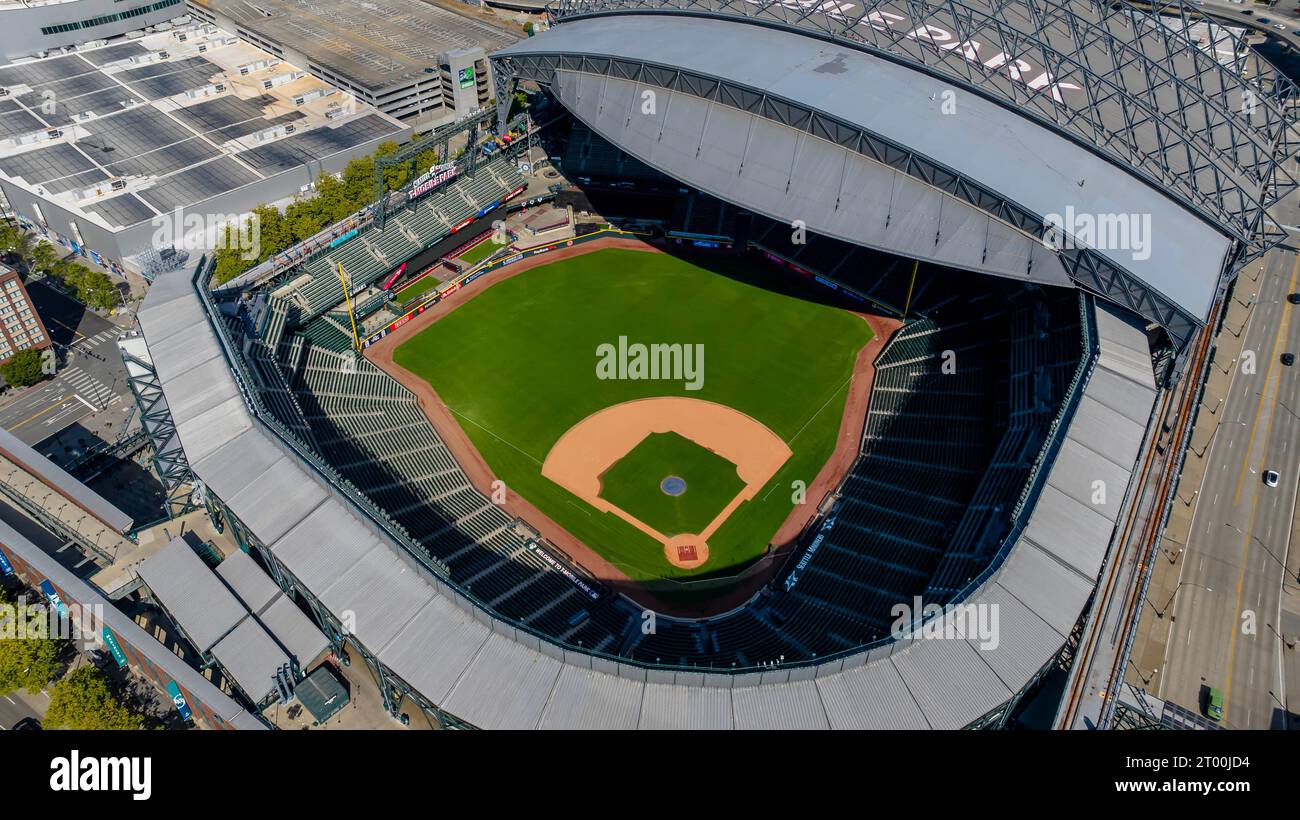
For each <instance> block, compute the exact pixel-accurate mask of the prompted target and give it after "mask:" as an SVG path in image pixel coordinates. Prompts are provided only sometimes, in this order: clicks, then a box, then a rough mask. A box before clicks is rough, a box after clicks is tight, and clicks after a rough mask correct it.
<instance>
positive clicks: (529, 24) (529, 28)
mask: <svg viewBox="0 0 1300 820" xmlns="http://www.w3.org/2000/svg"><path fill="white" fill-rule="evenodd" d="M524 34H527V35H528V36H529V37H532V36H533V22H532V21H531V20H529V21H528V22H527V23H524Z"/></svg>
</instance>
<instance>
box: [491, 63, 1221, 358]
mask: <svg viewBox="0 0 1300 820" xmlns="http://www.w3.org/2000/svg"><path fill="white" fill-rule="evenodd" d="M493 70H494V71H495V72H496V76H497V77H498V78H502V81H503V82H507V83H508V82H510V81H511V80H520V79H524V80H531V81H533V82H536V83H538V84H540V85H545V86H554V84H555V81H556V77H557V76H558V75H559V73H560V72H576V73H585V74H592V75H597V76H610V77H616V78H619V79H624V80H631V81H633V82H637V83H641V84H644V85H647V86H655V87H658V88H663V89H667V90H669V91H674V92H678V93H683V94H689V95H691V96H694V97H699V98H701V99H705V100H709V101H711V102H713V103H717V104H720V105H726V106H729V107H732V108H736V109H739V110H741V111H745V112H747V113H749V114H753V115H755V116H760V117H764V118H765V119H769V120H772V121H773V122H777V123H779V124H781V125H784V126H787V127H789V128H795V129H798V130H800V131H803V132H805V133H807V134H809V135H811V136H814V137H818V138H820V139H823V140H827V141H829V142H833V143H835V144H836V145H839V146H840V147H842V148H844V149H846V150H849V151H853V152H855V153H858V154H861V155H862V156H864V157H866V158H868V159H870V160H872V161H875V162H878V163H881V164H883V165H887V166H889V167H891V168H895V169H897V170H899V171H902V172H903V173H906V174H908V175H909V176H912V177H914V178H916V179H919V180H920V181H922V182H924V183H926V184H927V185H930V186H933V187H935V188H938V189H940V190H941V191H943V192H944V193H947V194H949V195H950V196H953V197H956V198H957V199H960V200H962V201H964V202H967V203H969V204H971V205H973V206H975V207H976V208H979V209H980V210H982V211H984V212H985V213H988V214H989V215H991V216H992V217H994V218H995V219H998V220H1000V221H1002V222H1005V223H1006V224H1008V225H1011V226H1012V227H1014V228H1016V229H1017V230H1020V231H1022V232H1023V233H1025V234H1027V235H1029V236H1032V237H1034V238H1036V239H1038V240H1041V241H1047V240H1048V237H1049V232H1050V231H1051V230H1052V229H1051V227H1050V224H1049V223H1048V222H1047V221H1046V219H1045V216H1046V215H1045V214H1036V213H1034V212H1032V211H1030V210H1029V209H1028V208H1025V207H1023V206H1021V205H1019V204H1017V203H1015V202H1013V201H1011V200H1009V199H1007V198H1006V197H1004V196H1002V195H1001V194H999V193H998V192H996V191H994V190H993V189H991V188H989V187H988V186H986V185H983V184H980V183H978V182H976V181H975V180H972V179H970V178H968V177H966V176H964V175H962V174H961V173H960V172H959V171H957V170H956V169H954V168H950V167H948V166H946V165H943V164H940V163H937V162H935V161H934V160H931V159H929V158H928V157H925V156H923V155H921V154H918V153H916V152H915V151H913V150H911V149H910V148H908V147H907V146H905V145H902V144H899V143H897V142H893V141H891V140H888V139H885V138H884V137H881V136H880V135H879V134H876V133H874V132H871V131H868V130H866V129H864V128H862V127H861V126H858V125H855V124H853V123H849V122H847V121H845V120H842V119H839V118H836V117H831V116H829V115H827V114H825V113H824V112H821V111H818V110H816V109H813V108H810V107H808V106H806V105H804V104H803V103H801V102H799V101H796V100H791V99H788V98H784V97H778V96H776V95H772V94H768V93H766V92H764V91H762V90H761V89H757V88H753V87H750V86H745V85H740V84H737V83H732V82H729V81H726V80H721V79H719V78H717V77H710V76H705V75H702V74H698V73H694V72H689V71H685V70H683V69H680V68H677V67H674V66H668V65H661V64H655V63H647V62H644V61H639V60H627V59H622V58H617V57H606V56H592V55H578V54H558V53H556V54H529V55H522V56H513V55H506V56H500V55H498V56H494V57H493ZM776 216H777V217H778V218H780V217H782V216H787V215H776ZM1058 255H1059V256H1060V258H1061V260H1062V262H1063V264H1064V266H1065V269H1066V272H1067V273H1068V274H1069V276H1070V277H1071V279H1073V280H1074V281H1075V282H1076V283H1077V284H1079V285H1080V286H1081V287H1084V288H1086V289H1087V290H1089V291H1092V292H1093V293H1096V294H1098V295H1100V296H1102V297H1104V298H1106V299H1108V300H1110V301H1112V302H1115V303H1117V304H1120V305H1123V306H1124V307H1126V308H1128V309H1129V310H1132V311H1134V312H1135V313H1137V314H1139V315H1140V316H1143V317H1145V318H1147V319H1149V320H1151V321H1154V322H1156V323H1158V324H1159V325H1160V326H1161V327H1164V328H1165V329H1166V331H1168V333H1169V335H1170V337H1171V338H1172V340H1173V342H1174V344H1175V345H1176V346H1178V347H1181V346H1182V345H1183V344H1184V343H1185V342H1186V340H1187V339H1188V338H1190V336H1191V334H1192V333H1193V332H1194V331H1195V330H1196V328H1198V327H1199V326H1200V324H1201V318H1200V317H1197V316H1193V315H1192V314H1190V313H1188V312H1187V311H1185V310H1183V309H1182V308H1181V307H1179V306H1178V305H1177V304H1175V303H1174V302H1173V301H1172V300H1171V299H1169V298H1168V297H1166V296H1165V295H1163V294H1162V293H1160V292H1158V291H1156V290H1155V289H1153V288H1152V287H1151V286H1150V285H1148V284H1146V283H1145V282H1143V281H1142V280H1141V279H1139V278H1137V277H1136V276H1134V275H1133V274H1131V273H1129V272H1128V271H1126V270H1124V269H1122V268H1120V267H1118V266H1116V265H1114V264H1112V263H1111V262H1110V261H1109V260H1107V259H1106V258H1105V257H1103V256H1102V255H1101V254H1099V253H1097V252H1095V251H1093V250H1091V249H1089V248H1077V247H1076V248H1070V249H1063V250H1060V251H1058Z"/></svg>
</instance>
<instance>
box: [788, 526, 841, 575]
mask: <svg viewBox="0 0 1300 820" xmlns="http://www.w3.org/2000/svg"><path fill="white" fill-rule="evenodd" d="M836 518H837V516H834V515H832V516H831V517H830V518H827V519H826V521H825V522H824V523H823V524H822V525H821V528H820V529H819V530H818V531H817V537H816V538H814V539H813V542H812V543H811V544H809V545H808V549H806V550H804V554H803V557H801V558H800V559H799V563H797V564H795V565H794V569H793V570H791V572H790V575H789V577H787V578H786V579H785V591H786V592H789V591H790V590H792V589H794V585H795V584H797V583H799V573H801V572H803V570H804V568H805V567H807V566H808V564H809V562H811V561H812V559H813V556H814V555H816V554H817V550H818V549H819V548H820V547H821V545H822V542H823V541H825V540H826V536H827V535H828V534H829V533H830V531H831V528H832V527H834V526H835V519H836Z"/></svg>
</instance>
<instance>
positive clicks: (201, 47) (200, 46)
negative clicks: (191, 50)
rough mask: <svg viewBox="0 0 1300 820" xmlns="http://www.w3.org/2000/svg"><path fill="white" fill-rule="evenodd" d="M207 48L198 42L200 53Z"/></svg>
mask: <svg viewBox="0 0 1300 820" xmlns="http://www.w3.org/2000/svg"><path fill="white" fill-rule="evenodd" d="M207 50H208V47H207V46H206V45H204V44H202V43H200V44H199V53H200V54H202V53H203V52H205V51H207Z"/></svg>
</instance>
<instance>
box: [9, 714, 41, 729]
mask: <svg viewBox="0 0 1300 820" xmlns="http://www.w3.org/2000/svg"><path fill="white" fill-rule="evenodd" d="M9 728H10V729H11V730H12V731H15V732H39V731H40V730H41V722H40V721H39V720H37V719H36V718H34V717H25V718H23V719H22V720H20V721H18V722H17V723H15V724H14V725H13V726H10V727H9Z"/></svg>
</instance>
